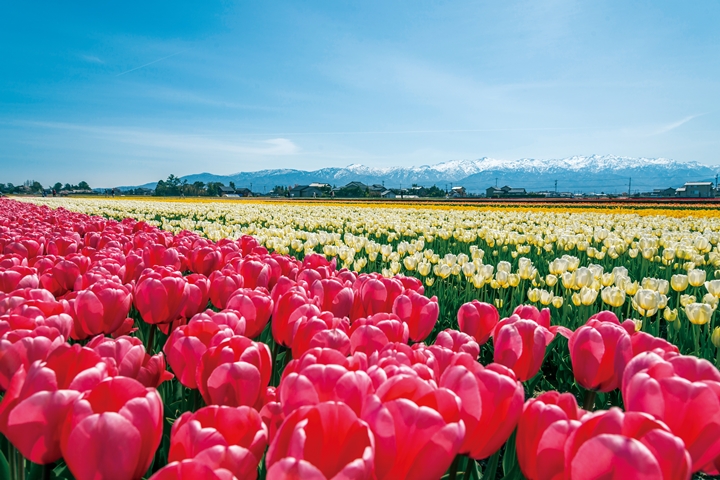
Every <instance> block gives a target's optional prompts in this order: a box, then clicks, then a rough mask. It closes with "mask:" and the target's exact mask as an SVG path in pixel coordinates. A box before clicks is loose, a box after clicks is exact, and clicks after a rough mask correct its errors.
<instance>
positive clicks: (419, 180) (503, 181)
mask: <svg viewBox="0 0 720 480" xmlns="http://www.w3.org/2000/svg"><path fill="white" fill-rule="evenodd" d="M718 173H720V166H709V165H703V164H700V163H697V162H679V161H675V160H670V159H666V158H632V157H621V156H614V155H591V156H573V157H568V158H561V159H542V160H541V159H532V158H522V159H519V160H497V159H493V158H487V157H483V158H480V159H477V160H451V161H448V162H442V163H438V164H435V165H422V166H419V167H383V168H378V167H368V166H365V165H359V164H353V165H348V166H347V167H344V168H338V167H328V168H322V169H320V170H313V171H306V170H297V169H270V170H259V171H255V172H240V173H235V174H232V175H215V174H212V173H198V174H193V175H186V176H183V177H180V178H181V180H187V182H188V183H193V182H197V181H200V182H204V183H209V182H221V183H223V184H225V185H228V184H229V183H230V182H234V184H235V186H236V187H237V188H241V187H247V188H252V190H253V191H255V192H261V193H262V192H269V191H270V190H272V188H273V187H275V186H276V185H283V186H292V185H296V184H300V185H302V184H309V183H313V182H321V183H329V184H330V185H334V186H338V187H339V186H342V185H345V184H346V183H348V182H351V181H360V182H363V183H366V184H383V185H385V186H386V187H388V188H398V187H400V186H402V187H406V186H410V185H412V184H417V185H422V186H432V185H437V186H438V187H440V188H446V187H447V188H449V187H450V186H456V185H462V186H464V187H465V189H466V190H467V191H468V192H471V193H483V192H485V189H486V188H488V187H490V186H496V185H497V186H499V187H502V186H503V185H509V186H511V187H519V188H525V189H526V190H527V191H542V190H546V191H547V190H554V189H555V182H557V191H558V192H576V193H577V192H582V193H589V192H595V193H601V192H603V193H621V192H627V191H628V188H630V189H631V191H632V192H646V191H652V190H653V189H655V188H668V187H679V186H682V185H683V184H684V183H685V182H689V181H715V177H716V175H717V174H718ZM156 184H157V183H156V182H153V183H148V184H145V185H139V187H144V188H151V189H153V188H155V185H156ZM117 188H119V189H120V190H127V189H131V188H137V187H117Z"/></svg>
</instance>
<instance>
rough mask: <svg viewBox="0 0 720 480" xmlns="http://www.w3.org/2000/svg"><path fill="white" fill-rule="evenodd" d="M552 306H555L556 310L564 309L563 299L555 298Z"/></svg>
mask: <svg viewBox="0 0 720 480" xmlns="http://www.w3.org/2000/svg"><path fill="white" fill-rule="evenodd" d="M552 304H553V307H555V308H560V307H562V305H563V297H558V296H555V297H553V299H552Z"/></svg>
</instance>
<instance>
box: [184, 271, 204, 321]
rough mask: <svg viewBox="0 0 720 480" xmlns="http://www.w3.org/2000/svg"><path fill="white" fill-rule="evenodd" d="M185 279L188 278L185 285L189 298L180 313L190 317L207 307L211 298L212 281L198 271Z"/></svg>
mask: <svg viewBox="0 0 720 480" xmlns="http://www.w3.org/2000/svg"><path fill="white" fill-rule="evenodd" d="M185 280H187V285H186V286H185V291H186V294H187V300H186V301H185V304H184V306H183V308H182V311H181V312H180V315H181V316H183V317H185V318H190V317H192V316H193V315H196V314H198V313H200V312H202V311H204V310H205V309H206V308H207V306H208V300H209V299H210V281H209V280H208V279H207V277H205V276H204V275H201V274H198V273H193V274H192V275H188V276H187V277H185Z"/></svg>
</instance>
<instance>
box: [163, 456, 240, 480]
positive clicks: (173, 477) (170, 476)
mask: <svg viewBox="0 0 720 480" xmlns="http://www.w3.org/2000/svg"><path fill="white" fill-rule="evenodd" d="M199 478H202V479H203V480H236V479H237V477H235V476H234V475H233V474H232V472H230V471H229V470H225V469H224V468H219V469H217V470H213V469H212V468H210V467H208V466H207V465H206V464H205V463H202V462H201V461H198V460H183V461H182V462H172V463H169V464H167V465H166V466H164V467H163V468H161V469H160V470H158V471H157V472H156V473H155V475H153V476H152V477H150V480H196V479H199Z"/></svg>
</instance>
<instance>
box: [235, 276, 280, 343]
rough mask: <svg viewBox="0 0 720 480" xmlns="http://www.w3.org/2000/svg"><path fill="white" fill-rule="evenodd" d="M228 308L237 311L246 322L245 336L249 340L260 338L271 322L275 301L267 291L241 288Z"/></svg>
mask: <svg viewBox="0 0 720 480" xmlns="http://www.w3.org/2000/svg"><path fill="white" fill-rule="evenodd" d="M227 308H230V309H233V310H237V311H238V312H239V313H240V314H241V315H242V316H243V317H244V318H245V322H246V327H245V333H244V335H245V336H246V337H248V338H256V337H257V336H259V335H260V334H261V333H262V332H263V330H265V326H266V325H267V324H268V322H269V321H270V315H271V314H272V311H273V300H272V297H271V296H270V294H269V293H268V291H267V290H265V289H264V288H257V289H255V290H251V289H249V288H240V289H238V290H236V291H235V292H234V293H233V294H232V295H230V297H229V298H228V300H227Z"/></svg>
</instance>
